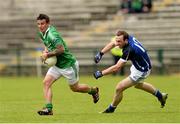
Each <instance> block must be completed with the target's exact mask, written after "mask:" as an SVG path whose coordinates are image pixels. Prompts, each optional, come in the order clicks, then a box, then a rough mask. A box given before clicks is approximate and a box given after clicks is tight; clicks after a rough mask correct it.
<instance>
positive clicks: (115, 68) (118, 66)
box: [102, 60, 126, 75]
mask: <svg viewBox="0 0 180 124" xmlns="http://www.w3.org/2000/svg"><path fill="white" fill-rule="evenodd" d="M125 64H126V62H123V61H121V60H119V61H118V62H117V64H115V65H113V66H110V67H109V68H107V69H105V70H103V71H102V75H108V74H111V73H113V72H117V71H118V70H119V69H121V67H123V66H124V65H125Z"/></svg>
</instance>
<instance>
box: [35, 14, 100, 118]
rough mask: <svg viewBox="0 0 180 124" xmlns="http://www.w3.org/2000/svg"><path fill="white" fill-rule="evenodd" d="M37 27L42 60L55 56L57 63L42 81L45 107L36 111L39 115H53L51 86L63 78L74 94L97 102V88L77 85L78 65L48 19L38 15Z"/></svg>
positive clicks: (43, 15)
mask: <svg viewBox="0 0 180 124" xmlns="http://www.w3.org/2000/svg"><path fill="white" fill-rule="evenodd" d="M37 26H38V28H39V36H40V39H41V40H42V42H43V43H44V45H45V49H44V51H43V54H42V60H43V61H45V60H46V59H47V58H49V57H52V56H56V57H57V63H56V65H55V66H52V67H50V68H49V70H48V72H47V74H46V76H45V78H44V80H43V90H44V97H45V100H46V104H45V107H44V108H43V109H42V110H39V111H38V114H39V115H53V111H52V108H53V104H52V90H51V86H52V84H53V83H54V82H55V81H56V80H57V79H59V78H60V77H62V76H64V77H65V78H67V80H68V83H69V86H70V89H71V90H72V91H74V92H81V93H88V94H90V95H92V97H93V101H94V103H97V102H98V100H99V94H98V92H99V91H98V88H97V87H89V86H88V85H86V84H79V76H78V73H79V64H78V61H77V60H76V58H75V57H74V56H73V55H72V54H71V53H70V51H69V49H68V48H67V46H66V43H65V42H64V40H63V39H62V37H61V36H60V34H59V33H58V31H57V30H56V29H55V27H53V26H51V25H50V19H49V17H48V16H47V15H45V14H40V15H39V16H38V17H37Z"/></svg>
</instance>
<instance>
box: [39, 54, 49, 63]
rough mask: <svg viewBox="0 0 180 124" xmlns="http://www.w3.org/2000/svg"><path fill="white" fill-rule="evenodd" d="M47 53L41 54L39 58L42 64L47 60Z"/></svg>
mask: <svg viewBox="0 0 180 124" xmlns="http://www.w3.org/2000/svg"><path fill="white" fill-rule="evenodd" d="M47 54H48V52H43V54H42V56H41V61H42V63H44V62H45V61H46V59H47V58H48V55H47Z"/></svg>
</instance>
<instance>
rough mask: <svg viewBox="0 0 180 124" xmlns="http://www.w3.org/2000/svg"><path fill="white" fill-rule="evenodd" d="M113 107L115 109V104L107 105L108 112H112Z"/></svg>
mask: <svg viewBox="0 0 180 124" xmlns="http://www.w3.org/2000/svg"><path fill="white" fill-rule="evenodd" d="M115 109H116V107H115V106H112V104H110V105H109V108H108V110H109V111H110V112H114V110H115Z"/></svg>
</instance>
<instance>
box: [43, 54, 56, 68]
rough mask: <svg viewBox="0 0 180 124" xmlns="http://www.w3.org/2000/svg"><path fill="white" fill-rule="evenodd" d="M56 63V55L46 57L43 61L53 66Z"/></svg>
mask: <svg viewBox="0 0 180 124" xmlns="http://www.w3.org/2000/svg"><path fill="white" fill-rule="evenodd" d="M56 63H57V58H56V56H53V57H50V58H47V59H46V61H45V62H44V64H45V65H47V66H48V67H51V66H54V65H55V64H56Z"/></svg>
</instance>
